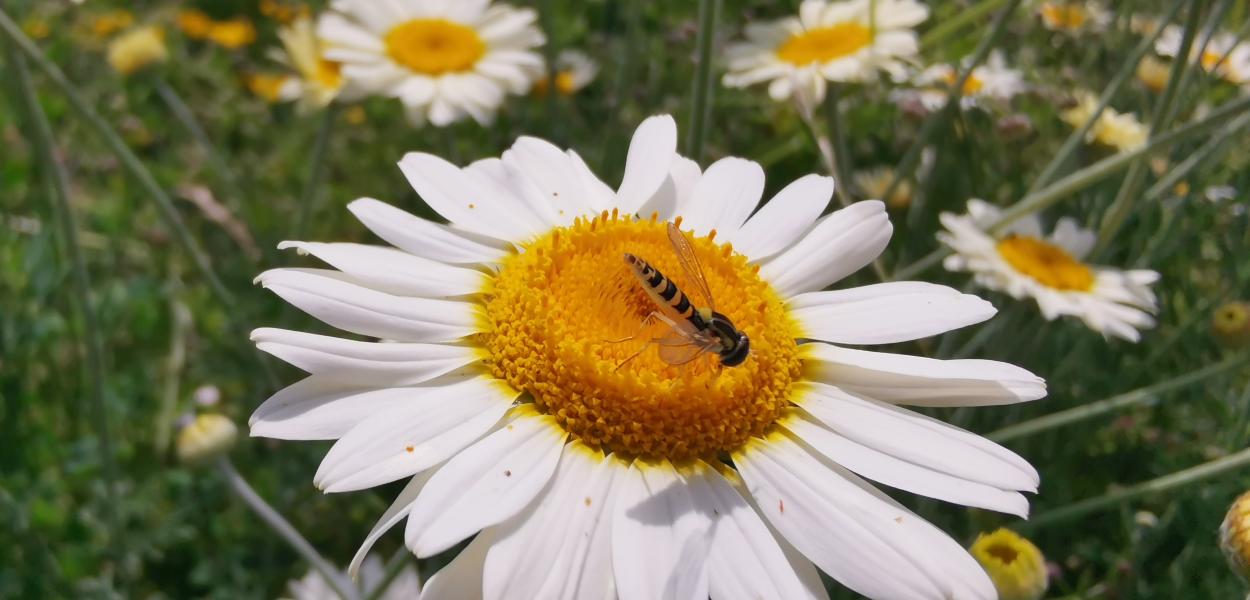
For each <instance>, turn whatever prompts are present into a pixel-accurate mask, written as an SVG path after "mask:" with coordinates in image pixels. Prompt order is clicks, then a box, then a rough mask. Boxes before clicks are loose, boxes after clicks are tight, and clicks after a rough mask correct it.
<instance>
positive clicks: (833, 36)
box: [777, 23, 873, 66]
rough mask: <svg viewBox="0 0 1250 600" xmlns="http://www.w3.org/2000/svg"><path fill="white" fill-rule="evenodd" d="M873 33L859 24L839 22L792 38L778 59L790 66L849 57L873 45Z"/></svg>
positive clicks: (781, 50)
mask: <svg viewBox="0 0 1250 600" xmlns="http://www.w3.org/2000/svg"><path fill="white" fill-rule="evenodd" d="M872 37H873V36H872V30H870V29H868V28H867V27H865V26H863V25H860V24H859V23H838V24H837V25H832V26H829V27H821V28H819V29H809V30H807V31H804V32H803V33H800V34H797V35H794V36H791V37H790V39H788V40H786V42H785V43H784V44H782V45H781V47H780V48H778V49H777V58H779V59H781V60H783V61H785V62H788V63H790V64H793V65H800V66H802V65H809V64H812V63H823V62H829V61H831V60H834V59H837V58H842V57H843V56H849V55H851V54H854V53H856V52H858V51H859V50H860V49H862V48H864V47H866V46H868V45H869V44H871V43H872Z"/></svg>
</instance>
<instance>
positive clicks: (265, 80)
mask: <svg viewBox="0 0 1250 600" xmlns="http://www.w3.org/2000/svg"><path fill="white" fill-rule="evenodd" d="M287 79H288V77H287V76H286V75H271V74H268V73H256V74H253V75H249V76H247V78H246V79H245V82H246V83H247V89H248V90H250V91H251V92H252V93H253V94H255V95H256V96H258V97H259V98H261V99H263V100H265V101H266V102H277V101H278V100H280V99H281V96H282V86H284V85H286V82H287Z"/></svg>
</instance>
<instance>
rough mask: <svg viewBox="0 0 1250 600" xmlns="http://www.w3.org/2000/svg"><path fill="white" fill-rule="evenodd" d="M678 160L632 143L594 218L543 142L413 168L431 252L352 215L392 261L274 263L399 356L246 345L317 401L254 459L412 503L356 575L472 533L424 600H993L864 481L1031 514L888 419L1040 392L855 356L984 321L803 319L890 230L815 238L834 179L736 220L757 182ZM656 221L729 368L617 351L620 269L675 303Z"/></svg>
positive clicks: (595, 202)
mask: <svg viewBox="0 0 1250 600" xmlns="http://www.w3.org/2000/svg"><path fill="white" fill-rule="evenodd" d="M676 138H677V133H676V125H675V123H674V122H673V120H672V119H671V118H669V117H655V118H651V119H648V120H646V121H644V122H643V123H642V125H640V126H639V128H638V130H637V131H636V132H635V134H634V138H633V141H632V143H631V144H630V147H629V150H628V157H627V159H626V165H625V175H624V178H623V181H622V182H621V185H620V186H619V187H618V188H617V189H616V190H615V191H614V190H613V189H612V188H611V187H610V186H608V185H607V184H605V183H604V182H602V181H601V180H600V179H599V178H598V177H597V176H595V175H594V174H593V173H592V172H591V171H590V170H589V169H588V168H587V167H586V166H585V164H584V163H583V162H582V160H581V159H580V157H579V156H578V155H577V154H576V153H574V152H572V151H567V152H566V151H564V150H560V149H559V148H557V147H555V146H553V145H552V144H550V143H548V142H545V141H543V140H540V139H536V138H521V139H519V140H517V142H516V143H515V144H514V145H513V146H512V148H511V149H510V150H508V151H506V152H504V153H503V155H502V157H501V158H500V159H493V158H492V159H484V160H480V161H477V162H474V163H472V164H470V165H468V166H467V167H464V168H459V167H456V166H454V165H452V164H450V163H448V162H446V161H444V160H443V159H441V158H438V157H436V156H432V155H428V154H420V153H410V154H408V155H407V156H405V157H404V159H403V160H402V161H400V168H401V170H402V171H403V172H404V175H405V176H406V177H407V178H408V181H409V182H410V183H411V184H412V185H413V187H414V188H415V189H416V190H417V192H418V193H419V194H420V195H421V197H422V198H423V199H425V201H426V202H427V203H428V204H429V205H430V206H431V207H432V208H433V209H434V210H435V211H437V212H438V213H439V214H440V215H441V216H443V217H444V218H447V219H448V220H449V221H450V223H449V224H448V225H440V224H437V223H434V222H431V221H426V220H424V219H420V218H418V217H415V216H413V215H410V214H408V213H406V212H404V211H401V210H399V209H397V208H394V207H392V206H390V205H387V204H384V203H382V202H379V201H377V200H372V199H361V200H358V201H356V202H354V203H353V204H352V205H350V207H349V208H350V210H351V211H352V212H353V214H355V215H356V217H357V218H358V219H360V220H361V221H362V222H363V223H364V224H365V226H366V227H368V228H369V229H371V230H372V231H373V232H374V233H375V234H377V235H378V236H379V237H381V238H382V239H384V240H386V241H388V242H390V243H391V244H393V245H394V246H395V248H388V247H380V246H367V245H359V244H322V243H311V242H285V243H283V244H282V247H284V248H295V249H298V250H300V251H302V252H307V253H309V254H312V255H314V256H316V257H318V258H320V259H322V260H324V261H325V262H327V263H328V264H330V265H331V266H333V267H336V268H338V269H339V270H326V269H303V268H297V269H275V270H271V271H267V272H265V273H262V274H261V275H260V276H259V277H258V278H257V279H258V281H259V282H260V283H261V284H262V285H263V286H265V287H266V288H268V289H269V290H271V291H273V292H275V293H276V294H278V295H279V296H281V297H282V298H284V299H286V300H287V301H289V302H291V303H292V304H294V305H295V306H297V307H299V308H301V309H303V310H305V311H307V312H308V313H309V314H311V315H313V316H315V317H317V318H318V319H321V320H323V321H325V322H326V323H329V324H331V325H333V326H336V327H339V328H341V329H345V330H347V331H349V332H353V333H356V334H361V335H365V336H369V337H375V338H384V339H387V340H391V342H390V343H381V344H379V343H370V342H362V341H352V340H346V339H338V338H334V337H328V336H322V335H313V334H309V333H302V332H297V331H288V330H281V329H260V330H257V331H256V332H254V334H253V338H254V340H255V341H256V342H257V345H258V347H259V348H260V349H262V350H264V351H266V352H269V353H271V354H273V355H275V356H277V357H279V358H281V359H283V360H286V361H288V362H290V363H292V364H294V365H296V366H298V367H300V368H302V369H304V370H306V371H308V372H309V373H310V376H309V377H308V378H307V379H304V380H303V381H300V382H298V383H296V384H294V385H292V386H290V387H288V388H286V389H285V390H282V391H280V392H279V393H278V394H276V395H275V396H273V397H272V398H270V399H269V400H267V401H266V402H265V403H264V404H263V405H262V406H261V407H260V408H259V409H257V411H256V413H255V414H254V415H253V416H252V420H251V427H252V434H253V435H257V436H265V437H274V438H281V439H306V440H312V439H329V440H337V441H336V442H335V444H334V446H333V447H332V448H331V449H330V451H329V452H328V453H327V455H326V457H325V459H324V460H323V461H322V464H321V467H320V468H319V469H318V471H317V474H316V476H315V478H314V481H315V482H316V484H317V486H318V487H320V488H321V489H323V490H325V491H327V492H345V491H352V490H361V489H366V488H370V487H374V486H377V485H381V484H384V483H388V482H391V481H396V480H401V479H408V483H407V485H406V486H405V488H404V489H403V490H402V491H401V492H400V493H399V495H398V497H397V498H396V500H395V502H394V504H392V506H391V507H390V508H389V509H388V510H387V511H386V513H385V514H384V515H383V516H382V518H381V519H380V520H379V522H378V524H377V526H376V527H375V528H374V530H373V531H372V532H370V533H369V535H368V536H367V537H366V539H365V542H364V544H363V546H362V548H361V549H360V551H359V553H358V554H357V557H356V560H355V561H354V564H355V565H359V563H360V561H361V560H362V559H363V557H364V556H365V555H366V554H367V553H368V551H369V548H370V547H371V546H372V545H373V543H374V542H376V541H377V539H378V538H379V537H380V536H381V535H382V534H383V533H385V532H386V531H387V530H388V529H390V528H392V527H394V526H395V525H397V524H398V523H399V522H400V521H404V520H405V519H406V521H407V523H406V526H405V541H406V543H407V545H408V547H409V548H410V549H412V550H413V551H414V552H415V553H416V554H417V556H419V557H426V556H431V555H434V554H437V553H439V552H443V551H445V550H447V549H449V548H452V547H453V546H455V545H456V544H458V543H459V542H461V541H463V540H466V539H468V538H469V537H471V536H474V535H475V534H476V537H474V538H473V541H472V542H471V543H470V544H469V546H468V547H467V548H466V549H465V550H464V551H463V552H461V553H460V555H458V556H457V557H456V559H455V560H454V561H452V563H451V564H450V565H448V566H447V567H446V568H445V569H444V570H442V571H440V572H439V573H438V574H436V575H435V576H434V577H433V578H432V579H431V580H430V581H429V584H428V586H427V587H426V589H425V591H424V594H423V597H425V598H444V597H446V598H455V597H463V596H464V595H465V594H472V593H474V590H479V589H480V590H481V592H482V593H483V595H484V596H485V597H487V598H500V597H518V598H546V597H556V596H560V597H599V596H603V595H606V594H609V591H610V590H616V593H617V594H618V595H619V596H620V597H621V598H625V599H632V598H657V597H665V596H670V595H676V596H680V597H692V598H706V597H708V595H709V594H710V595H711V596H712V597H716V598H722V597H734V596H738V595H742V594H746V595H747V596H749V597H765V598H803V597H818V598H819V597H823V595H824V592H823V589H822V588H821V587H820V584H819V578H818V576H817V574H816V571H815V568H819V569H821V570H823V571H825V572H826V573H828V574H829V575H830V576H832V577H833V578H835V579H837V580H838V581H840V582H842V583H843V584H845V585H846V586H848V587H850V588H851V589H853V590H855V591H857V592H859V593H861V594H865V595H867V596H870V597H874V598H900V597H922V598H951V597H954V598H993V597H994V588H993V585H992V583H991V582H990V579H989V578H988V576H987V575H986V574H985V572H984V571H983V570H982V569H981V567H980V566H979V565H978V564H977V563H976V561H975V560H973V559H972V557H971V556H970V555H969V554H968V553H967V552H966V551H964V550H963V548H962V547H961V546H960V544H958V543H957V542H955V541H954V540H953V539H951V538H950V537H949V536H947V535H946V534H945V533H943V532H941V531H940V530H938V529H937V528H935V527H934V526H932V525H930V524H929V523H927V522H926V521H924V520H923V519H921V518H920V517H918V516H917V515H915V514H914V513H912V512H911V511H909V510H907V509H906V508H904V507H903V506H901V505H900V504H898V503H896V502H895V501H893V500H891V499H890V498H889V497H888V496H886V495H885V494H883V493H881V492H879V491H878V490H877V489H875V488H874V487H872V486H871V485H870V484H868V483H867V481H866V480H865V479H861V477H864V478H867V479H872V480H875V481H877V482H879V483H882V484H885V485H888V486H891V487H896V488H899V489H903V490H908V491H912V492H915V493H918V494H921V495H925V496H929V497H932V498H938V499H942V500H946V501H949V502H954V503H958V504H963V505H968V506H977V507H980V508H986V509H990V510H997V511H1001V512H1006V513H1009V514H1015V515H1020V516H1024V515H1026V514H1027V511H1028V501H1027V500H1026V498H1025V497H1024V496H1023V495H1022V494H1021V493H1020V492H1022V491H1029V492H1031V491H1035V490H1036V488H1037V484H1038V476H1037V473H1036V471H1034V470H1033V468H1032V467H1031V466H1029V464H1028V463H1027V462H1025V461H1024V460H1023V459H1022V458H1020V457H1019V456H1017V455H1015V454H1014V453H1012V452H1010V451H1008V450H1006V449H1005V448H1002V447H1000V446H997V445H995V444H993V443H991V442H989V441H987V440H985V439H983V438H980V437H978V436H976V435H974V434H971V433H969V432H967V431H964V430H961V429H958V428H956V427H953V426H950V425H946V424H944V423H941V422H939V421H936V420H933V419H931V418H929V417H927V416H923V415H921V414H919V413H916V412H913V411H911V410H909V409H906V408H903V406H904V405H914V406H988V405H998V404H1012V403H1019V402H1025V401H1029V400H1034V399H1037V398H1040V397H1042V396H1044V395H1045V384H1044V382H1043V381H1042V380H1041V379H1040V378H1038V377H1036V376H1034V375H1033V374H1031V373H1029V372H1028V371H1026V370H1024V369H1021V368H1018V367H1015V366H1012V365H1009V364H1005V363H999V362H993V361H984V360H937V359H929V358H921V357H915V356H904V355H898V354H890V353H885V352H873V351H867V350H861V349H857V348H851V347H848V346H858V345H873V344H891V343H896V342H902V341H906V340H913V339H917V338H921V337H926V336H930V335H934V334H937V333H941V332H945V331H948V330H951V329H954V328H959V327H963V326H966V325H969V324H973V323H977V322H980V321H983V320H985V319H987V318H989V317H990V316H991V315H993V314H994V312H995V311H994V308H993V307H992V306H991V305H990V304H989V303H987V302H985V301H984V300H982V299H980V298H977V297H976V296H972V295H967V294H961V293H959V292H958V291H956V290H953V289H950V288H947V287H944V286H939V285H932V284H927V283H921V282H891V283H883V284H878V285H870V286H865V287H859V288H850V289H843V290H835V291H821V290H822V289H823V288H825V287H827V286H829V285H830V284H832V283H835V282H837V281H838V280H841V279H842V278H844V277H846V276H847V275H849V274H851V273H853V272H855V271H857V270H859V269H860V268H861V267H863V266H865V265H866V264H867V263H869V262H870V261H872V260H873V259H874V258H875V257H876V256H877V255H878V254H879V253H880V252H881V250H882V249H883V248H884V247H885V245H886V243H887V242H888V241H889V239H890V235H891V232H892V228H891V226H890V223H889V219H888V218H887V217H886V214H885V207H884V205H883V204H882V203H880V202H877V201H867V202H860V203H857V204H853V205H851V206H850V207H848V208H845V209H842V210H839V211H836V212H833V213H832V214H829V215H827V216H824V217H822V216H821V214H822V213H823V211H824V209H825V207H826V206H827V205H828V203H829V201H830V198H831V195H832V193H833V181H832V180H831V179H830V178H827V177H821V176H816V175H808V176H805V177H802V178H800V179H798V180H796V181H794V182H792V183H790V184H789V185H787V186H786V187H784V188H782V190H781V191H779V192H777V194H776V195H775V196H774V197H773V198H772V199H771V200H770V201H769V202H767V203H766V204H764V205H762V207H760V208H759V210H758V211H755V209H756V207H757V206H759V204H760V200H761V197H762V193H763V190H764V172H763V169H762V168H761V167H760V166H759V165H758V164H756V163H754V162H751V161H747V160H743V159H740V158H725V159H722V160H720V161H717V162H716V163H714V164H712V165H711V166H709V167H708V168H707V170H706V171H702V170H701V169H700V168H699V166H698V165H696V164H695V163H693V162H692V161H689V160H686V159H684V158H682V157H680V156H678V155H677V154H676V152H675V148H676ZM753 211H755V212H754V214H752V212H753ZM635 215H638V216H635ZM670 221H672V222H678V223H679V226H680V227H681V229H682V230H683V231H685V232H687V233H688V235H689V239H690V240H691V243H692V245H693V248H694V252H695V254H696V256H697V257H698V260H699V262H701V263H702V265H703V270H704V271H705V272H706V275H707V284H708V289H709V290H710V292H711V294H712V296H713V297H714V298H715V302H716V310H718V311H721V312H722V313H723V314H725V315H726V316H727V317H728V318H730V319H732V320H733V321H734V323H736V324H737V326H738V327H739V328H741V330H742V331H744V332H746V333H748V334H749V335H750V337H751V346H750V347H751V354H750V355H749V358H748V359H747V361H746V362H744V363H743V364H742V365H741V366H739V367H733V368H729V367H722V366H720V365H719V362H718V361H717V359H716V358H715V357H714V356H705V357H704V359H703V360H695V361H693V362H690V363H687V364H681V365H677V364H670V363H669V362H666V361H665V360H663V359H662V357H661V353H660V352H657V351H650V352H646V351H644V352H642V353H638V350H639V347H640V345H641V344H645V343H646V339H647V338H642V339H640V340H638V343H633V344H631V343H613V342H611V341H609V340H612V339H618V338H621V337H622V336H629V335H630V334H632V333H635V332H636V331H637V330H638V327H639V324H640V323H642V322H643V321H644V319H646V317H647V315H648V314H649V313H650V312H651V311H652V310H653V309H654V308H655V304H654V303H649V302H650V300H648V297H647V296H646V295H645V294H644V293H643V290H642V289H641V288H640V286H639V284H638V281H637V280H636V279H634V278H633V277H632V276H631V274H630V272H629V270H628V266H627V265H626V264H625V261H623V260H622V256H623V254H624V253H625V252H630V253H634V254H637V255H638V256H641V257H645V259H646V260H648V261H650V262H651V264H653V265H654V266H655V267H656V268H658V269H660V270H661V271H662V272H665V273H670V274H672V275H671V277H673V278H674V279H673V281H675V282H677V283H678V285H680V286H682V287H684V288H685V289H692V290H693V289H695V287H694V286H693V282H692V281H691V280H690V279H689V278H688V276H687V275H685V274H684V271H683V270H682V268H681V267H680V266H679V265H678V263H677V258H676V257H675V255H674V252H673V250H672V247H671V245H670V242H669V239H668V236H667V234H666V223H667V222H670ZM674 294H675V292H674ZM670 297H672V298H676V297H677V296H675V295H673V296H670ZM692 297H693V298H696V299H697V298H698V296H692ZM709 301H710V300H709ZM673 302H678V304H677V306H680V302H679V301H678V300H673ZM674 310H677V309H674ZM807 340H820V341H817V342H807ZM800 341H802V343H800ZM835 344H836V345H835ZM642 349H643V350H647V348H646V346H642ZM631 355H636V356H635V357H634V358H633V359H632V360H627V359H628V358H629V357H630V356H631ZM721 456H729V457H731V458H732V466H731V463H728V462H725V461H723V460H721V459H720V458H718V457H721ZM536 564H537V565H544V568H538V569H536V568H534V565H536ZM813 565H814V566H813ZM546 566H553V567H552V568H547V567H546ZM555 566H558V567H555Z"/></svg>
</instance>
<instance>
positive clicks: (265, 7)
mask: <svg viewBox="0 0 1250 600" xmlns="http://www.w3.org/2000/svg"><path fill="white" fill-rule="evenodd" d="M260 14H262V15H264V16H266V17H269V18H270V19H273V20H274V21H277V22H279V23H282V24H283V25H287V24H289V23H291V22H292V21H294V20H296V19H299V18H307V17H309V16H310V15H311V13H310V11H309V9H308V5H306V4H287V3H285V2H279V1H278V0H261V2H260Z"/></svg>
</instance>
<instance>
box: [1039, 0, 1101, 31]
mask: <svg viewBox="0 0 1250 600" xmlns="http://www.w3.org/2000/svg"><path fill="white" fill-rule="evenodd" d="M1037 12H1038V15H1039V16H1040V17H1041V18H1042V24H1043V25H1045V26H1046V28H1047V29H1050V30H1052V31H1069V32H1073V31H1080V30H1082V29H1087V28H1097V27H1101V26H1103V25H1106V24H1107V22H1108V21H1109V20H1110V14H1109V13H1107V12H1106V10H1104V9H1103V8H1101V7H1099V6H1097V5H1095V4H1087V3H1085V2H1081V1H1079V0H1077V1H1073V0H1059V1H1056V2H1043V3H1042V5H1041V7H1039V8H1038V11H1037Z"/></svg>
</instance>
